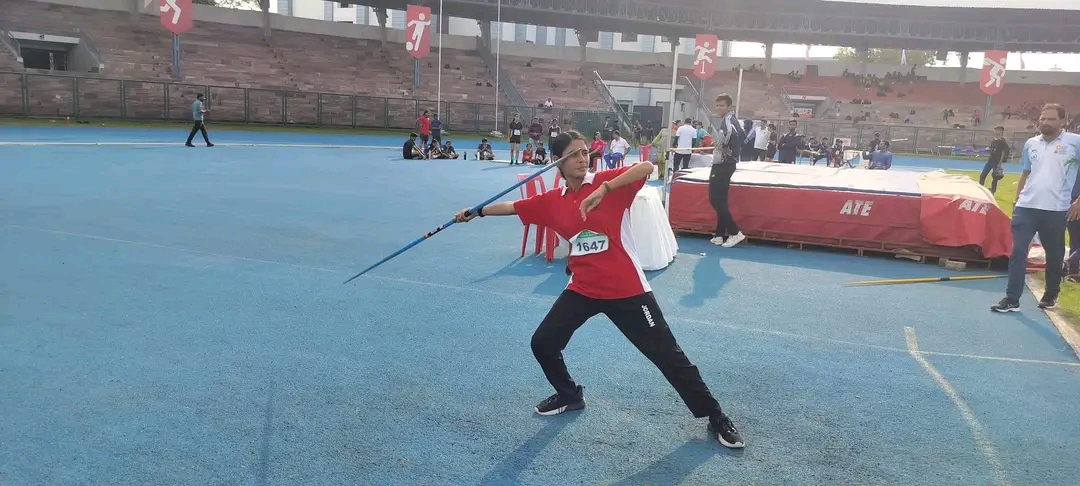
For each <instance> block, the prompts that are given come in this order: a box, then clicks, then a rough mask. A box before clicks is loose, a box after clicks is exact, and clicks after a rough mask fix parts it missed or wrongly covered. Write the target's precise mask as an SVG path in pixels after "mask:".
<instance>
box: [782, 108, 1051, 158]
mask: <svg viewBox="0 0 1080 486" xmlns="http://www.w3.org/2000/svg"><path fill="white" fill-rule="evenodd" d="M789 120H791V118H790V117H789V118H783V119H778V120H769V121H770V123H774V124H775V125H776V127H777V130H778V131H780V132H781V133H783V132H786V131H787V122H788V121H789ZM797 120H798V122H799V128H798V133H800V134H803V135H805V136H806V138H807V140H809V139H810V137H815V138H818V139H820V138H821V137H827V138H829V139H830V140H832V139H835V138H837V137H839V138H844V139H848V140H850V142H851V143H850V146H851V147H854V148H855V149H859V150H861V149H864V148H865V147H866V146H867V144H868V143H869V142H870V141H871V140H873V139H874V133H880V134H881V140H883V141H884V140H888V141H890V144H891V146H890V147H889V148H890V150H891V151H892V152H894V153H905V154H918V155H965V156H967V155H968V154H967V151H968V147H972V150H973V152H974V153H973V155H974V156H983V157H985V155H986V154H985V153H983V150H984V149H986V148H987V147H988V146H989V145H990V141H991V140H993V139H994V132H993V130H989V129H986V130H983V129H973V128H964V129H956V128H947V127H927V126H914V125H903V124H900V125H889V124H881V123H852V122H837V121H825V120H815V119H813V118H799V119H797ZM1034 135H1035V134H1034V133H1022V132H1016V133H1008V134H1006V140H1007V141H1008V142H1009V146H1010V147H1011V149H1012V150H1011V152H1012V155H1011V156H1010V157H1009V160H1010V162H1015V161H1018V160H1019V151H1020V149H1021V148H1023V146H1024V142H1026V141H1027V139H1029V138H1031V137H1032V136H1034ZM957 148H959V152H960V153H957Z"/></svg>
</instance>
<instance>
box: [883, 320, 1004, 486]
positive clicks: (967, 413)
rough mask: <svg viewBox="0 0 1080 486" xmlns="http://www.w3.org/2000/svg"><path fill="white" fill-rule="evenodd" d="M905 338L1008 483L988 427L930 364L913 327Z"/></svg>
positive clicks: (1001, 479)
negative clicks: (920, 349) (920, 347)
mask: <svg viewBox="0 0 1080 486" xmlns="http://www.w3.org/2000/svg"><path fill="white" fill-rule="evenodd" d="M904 340H905V341H907V349H908V354H910V355H911V357H912V358H915V361H917V362H918V363H919V364H920V365H922V367H923V369H924V370H926V372H927V373H929V374H930V377H932V378H933V379H934V381H935V382H937V385H938V387H939V388H941V390H942V391H944V392H945V395H946V396H948V397H949V400H952V402H953V405H955V406H956V409H957V410H959V411H960V416H961V417H963V419H964V422H966V423H967V425H968V427H969V428H971V435H972V436H974V438H975V446H976V447H977V448H978V449H979V452H982V455H983V456H985V457H986V460H987V461H988V462H989V463H990V468H991V469H992V470H993V471H992V472H993V476H994V479H995V480H996V482H997V484H1001V485H1008V484H1009V481H1008V479H1006V478H1005V468H1004V467H1002V465H1001V460H1000V459H999V458H998V452H997V449H996V448H994V443H993V441H991V440H990V437H989V436H987V434H986V428H985V427H983V425H982V424H981V423H980V422H979V419H977V418H975V413H974V412H972V410H971V407H969V406H968V404H967V402H965V401H964V399H963V398H961V397H960V394H959V393H957V392H956V389H955V388H953V386H952V383H949V380H948V379H946V378H945V375H942V374H941V372H939V371H938V370H937V368H935V367H934V365H932V364H930V362H929V361H927V360H926V357H924V356H923V353H922V352H920V351H919V342H918V340H917V339H916V338H915V329H914V328H911V327H905V328H904Z"/></svg>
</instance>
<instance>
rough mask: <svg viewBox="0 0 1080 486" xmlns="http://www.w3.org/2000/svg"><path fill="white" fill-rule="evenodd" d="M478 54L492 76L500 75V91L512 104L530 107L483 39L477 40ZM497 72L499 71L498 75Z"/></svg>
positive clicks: (478, 38)
mask: <svg viewBox="0 0 1080 486" xmlns="http://www.w3.org/2000/svg"><path fill="white" fill-rule="evenodd" d="M476 53H477V54H479V55H480V60H482V61H484V64H485V65H486V66H487V68H488V70H489V71H491V74H498V77H499V89H501V90H502V91H503V93H506V96H507V97H508V98H510V102H511V103H513V104H515V105H518V106H529V102H528V101H525V97H524V96H522V95H521V91H518V89H517V85H515V84H514V81H513V79H511V78H510V76H508V75H507V72H506V70H505V69H502V67H501V66H498V63H497V62H495V56H493V55H492V54H491V48H490V47H488V45H487V42H485V41H484V39H483V38H481V37H479V36H478V37H477V38H476ZM496 71H498V72H497V73H496Z"/></svg>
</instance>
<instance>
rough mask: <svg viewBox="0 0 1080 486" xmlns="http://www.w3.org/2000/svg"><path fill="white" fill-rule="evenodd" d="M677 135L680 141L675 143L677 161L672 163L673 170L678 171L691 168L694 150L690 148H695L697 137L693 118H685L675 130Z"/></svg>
mask: <svg viewBox="0 0 1080 486" xmlns="http://www.w3.org/2000/svg"><path fill="white" fill-rule="evenodd" d="M675 137H676V138H677V139H678V141H677V143H676V144H675V148H676V150H675V157H674V159H675V163H674V164H673V165H672V170H673V171H674V172H678V171H680V170H682V169H689V168H690V155H691V153H692V152H693V151H692V150H689V149H690V148H693V146H694V139H695V138H697V129H696V128H694V126H693V120H691V119H689V118H687V119H686V120H684V121H683V124H682V126H680V127H679V129H678V130H675Z"/></svg>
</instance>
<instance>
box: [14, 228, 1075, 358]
mask: <svg viewBox="0 0 1080 486" xmlns="http://www.w3.org/2000/svg"><path fill="white" fill-rule="evenodd" d="M4 226H5V227H8V228H14V229H21V230H25V231H35V232H39V233H49V234H54V235H62V236H72V237H77V238H86V239H90V240H98V241H108V242H110V243H120V244H125V245H133V246H142V247H146V248H156V249H159V250H169V251H178V252H183V253H190V254H193V255H202V256H208V257H215V258H224V259H227V260H237V261H242V262H249V263H261V264H264V265H278V266H282V267H291V268H297V269H301V270H314V271H317V272H324V273H339V274H344V273H348V271H347V270H341V269H332V268H322V267H313V266H310V265H298V264H295V263H285V262H276V261H273V260H263V259H261V258H249V257H241V256H234V255H225V254H221V253H213V252H208V251H201V250H191V249H187V248H180V247H177V246H169V245H159V244H156V243H146V242H142V241H132V240H124V239H120V238H108V237H104V236H95V235H88V234H83V233H72V232H69V231H59V230H52V229H45V228H33V227H30V226H22V225H17V224H6V225H4ZM361 278H373V279H377V280H383V281H387V282H397V283H403V284H409V285H422V286H425V287H435V288H441V289H447V290H456V291H464V292H475V293H481V294H487V295H498V296H501V297H509V298H515V299H527V300H534V301H537V302H544V303H549V304H550V303H551V302H552V301H553V300H554V297H540V296H537V295H533V294H515V293H509V292H499V291H497V290H488V289H478V288H474V287H462V286H459V285H450V284H441V283H435V282H424V281H420V280H410V279H407V278H399V277H383V276H378V275H371V274H367V275H364V276H363V277H361ZM670 319H671V320H676V321H683V322H690V323H694V324H700V325H704V326H713V327H723V328H725V329H731V330H735V331H743V332H754V333H759V334H771V335H774V336H782V337H788V338H792V339H799V340H804V341H818V342H824V343H829V344H840V345H844V346H852V347H860V348H870V349H877V350H882V351H892V352H897V353H907V352H908V350H906V349H900V348H894V347H890V346H881V345H878V344H869V343H858V342H854V341H841V340H837V339H830V338H824V337H817V336H807V335H804V334H795V333H790V332H784V331H776V330H772V329H761V328H756V327H744V326H735V325H731V324H722V323H718V322H713V321H704V320H701V319H694V318H691V317H671V318H670ZM920 352H921V353H922V354H923V355H927V356H948V357H954V358H966V359H976V360H989V361H1004V362H1009V363H1027V364H1039V365H1050V366H1065V367H1080V362H1071V361H1046V360H1038V359H1024V358H1009V357H1002V356H982V355H977V354H961V353H944V352H937V351H920Z"/></svg>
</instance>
